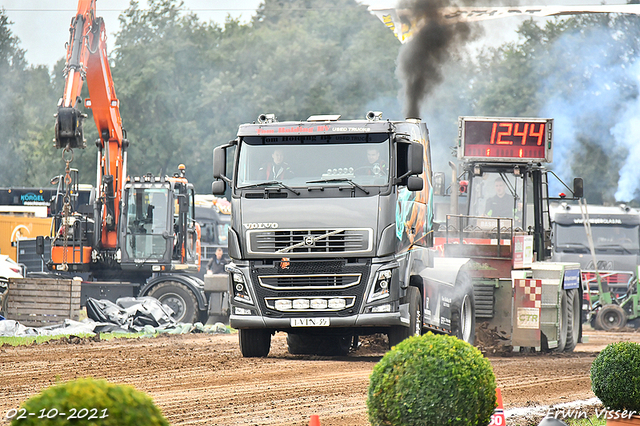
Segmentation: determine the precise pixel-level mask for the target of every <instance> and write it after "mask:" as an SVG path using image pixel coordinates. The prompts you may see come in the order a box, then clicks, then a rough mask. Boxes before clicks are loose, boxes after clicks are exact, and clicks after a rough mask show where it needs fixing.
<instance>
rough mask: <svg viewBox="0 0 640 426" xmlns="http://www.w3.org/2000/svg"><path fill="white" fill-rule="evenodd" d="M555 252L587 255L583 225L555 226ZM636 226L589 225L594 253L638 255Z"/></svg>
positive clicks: (639, 249) (637, 231) (638, 241)
mask: <svg viewBox="0 0 640 426" xmlns="http://www.w3.org/2000/svg"><path fill="white" fill-rule="evenodd" d="M556 225H557V226H556V236H555V238H556V247H555V249H556V251H557V252H564V253H588V252H589V241H588V240H587V232H586V230H585V229H584V225H583V224H581V223H579V224H574V225H561V224H556ZM639 232H640V229H638V226H637V225H636V226H631V225H630V226H625V225H618V226H611V225H598V224H592V225H591V235H593V245H594V248H595V250H596V253H601V254H605V253H619V254H638V253H639V252H640V240H639V237H638V236H639V235H640V233H639Z"/></svg>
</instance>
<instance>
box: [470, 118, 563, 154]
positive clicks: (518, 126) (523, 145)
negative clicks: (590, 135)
mask: <svg viewBox="0 0 640 426" xmlns="http://www.w3.org/2000/svg"><path fill="white" fill-rule="evenodd" d="M552 121H553V120H550V119H549V120H547V119H502V118H497V119H489V118H482V119H478V118H474V117H461V119H460V126H461V129H460V130H461V137H462V139H461V147H460V151H459V157H460V158H464V159H470V158H492V159H496V160H500V159H504V160H517V159H519V160H522V161H530V160H542V161H551V158H550V152H551V150H550V145H551V124H552Z"/></svg>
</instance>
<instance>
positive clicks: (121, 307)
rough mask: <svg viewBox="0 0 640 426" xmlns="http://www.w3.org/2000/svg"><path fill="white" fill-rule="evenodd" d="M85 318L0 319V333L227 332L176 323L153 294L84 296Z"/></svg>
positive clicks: (218, 326)
mask: <svg viewBox="0 0 640 426" xmlns="http://www.w3.org/2000/svg"><path fill="white" fill-rule="evenodd" d="M86 308H87V319H85V320H83V321H73V320H70V319H66V320H65V321H64V323H63V324H56V325H49V326H46V327H26V326H24V325H22V324H20V323H19V322H17V321H13V320H8V319H7V320H4V321H0V336H13V337H29V336H57V335H70V334H73V335H79V334H89V335H92V334H97V333H105V332H111V333H138V332H143V333H145V334H148V335H154V334H156V333H168V334H187V333H228V332H229V330H228V329H227V327H226V326H225V325H224V324H222V323H216V324H213V325H203V324H202V323H195V324H182V323H177V322H176V320H175V319H173V317H172V316H171V314H172V313H173V311H172V310H171V308H169V307H168V306H166V305H163V304H162V303H160V301H158V300H157V299H155V298H153V297H148V296H146V297H123V298H120V299H118V300H116V303H113V302H111V301H109V300H104V299H101V300H98V299H93V298H88V299H87V304H86Z"/></svg>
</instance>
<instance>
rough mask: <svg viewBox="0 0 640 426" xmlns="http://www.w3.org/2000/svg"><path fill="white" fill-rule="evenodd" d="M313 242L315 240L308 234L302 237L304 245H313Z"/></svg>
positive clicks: (314, 242)
mask: <svg viewBox="0 0 640 426" xmlns="http://www.w3.org/2000/svg"><path fill="white" fill-rule="evenodd" d="M315 244H316V240H315V239H314V238H313V237H312V236H310V235H308V236H306V237H304V245H305V246H307V247H311V246H313V245H315Z"/></svg>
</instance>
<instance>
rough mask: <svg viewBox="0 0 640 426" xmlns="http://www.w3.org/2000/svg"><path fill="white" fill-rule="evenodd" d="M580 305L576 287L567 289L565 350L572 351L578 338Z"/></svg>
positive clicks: (580, 318)
mask: <svg viewBox="0 0 640 426" xmlns="http://www.w3.org/2000/svg"><path fill="white" fill-rule="evenodd" d="M581 305H582V300H580V293H579V292H578V289H577V288H574V289H571V290H567V343H566V345H565V347H564V350H565V351H566V352H573V350H574V349H575V347H576V345H577V344H578V341H579V340H580V322H581V320H582V314H581V313H580V307H581Z"/></svg>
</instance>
